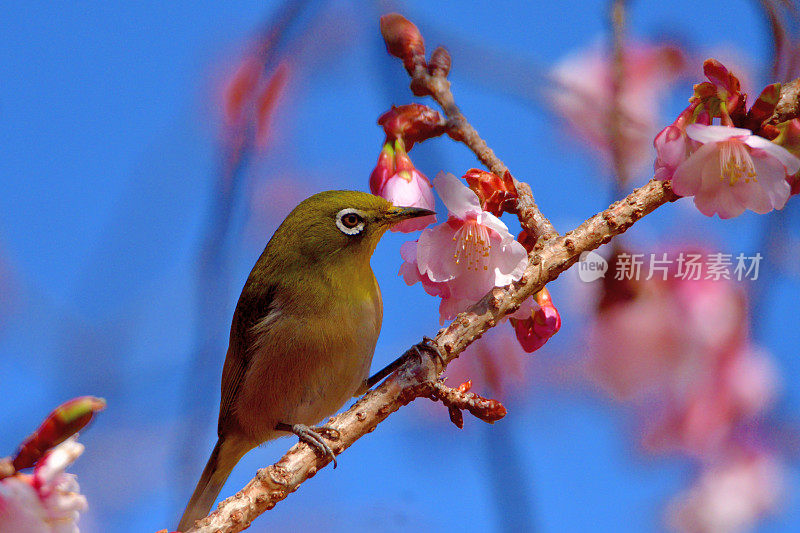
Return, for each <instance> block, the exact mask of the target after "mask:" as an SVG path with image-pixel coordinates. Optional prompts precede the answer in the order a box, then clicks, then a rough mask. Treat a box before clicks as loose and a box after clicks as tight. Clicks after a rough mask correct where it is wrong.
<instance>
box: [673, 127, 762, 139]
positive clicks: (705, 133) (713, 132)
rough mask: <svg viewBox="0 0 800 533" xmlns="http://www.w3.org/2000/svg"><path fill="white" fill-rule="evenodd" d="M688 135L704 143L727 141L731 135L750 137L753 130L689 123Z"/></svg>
mask: <svg viewBox="0 0 800 533" xmlns="http://www.w3.org/2000/svg"><path fill="white" fill-rule="evenodd" d="M686 135H688V136H689V137H690V138H692V139H694V140H695V141H698V142H701V143H703V144H707V143H714V142H719V141H726V140H728V139H730V138H731V137H745V138H747V137H750V136H752V135H753V132H752V131H750V130H746V129H744V128H729V127H728V126H706V125H705V124H689V125H688V126H686Z"/></svg>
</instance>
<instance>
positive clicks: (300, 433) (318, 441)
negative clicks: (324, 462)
mask: <svg viewBox="0 0 800 533" xmlns="http://www.w3.org/2000/svg"><path fill="white" fill-rule="evenodd" d="M292 433H294V434H295V435H297V437H298V438H299V439H300V442H304V443H306V444H308V445H309V446H311V448H313V449H314V451H315V452H317V453H318V454H320V455H322V456H323V457H325V456H329V457H330V458H331V462H332V463H333V468H336V466H337V464H336V454H335V453H333V450H332V449H331V447H330V446H328V443H327V442H325V440H323V437H322V435H321V434H320V433H325V434H327V435H328V436H329V438H330V437H332V438H333V439H338V438H339V437H340V436H341V434H340V433H339V430H338V429H336V428H333V427H330V426H318V427H314V428H310V427H308V426H306V425H305V424H294V425H293V426H292Z"/></svg>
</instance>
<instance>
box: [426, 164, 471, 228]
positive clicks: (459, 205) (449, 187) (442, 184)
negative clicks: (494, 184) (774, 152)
mask: <svg viewBox="0 0 800 533" xmlns="http://www.w3.org/2000/svg"><path fill="white" fill-rule="evenodd" d="M433 186H434V187H435V188H436V192H438V193H439V197H440V198H441V199H442V202H444V205H445V207H447V210H448V211H449V212H450V214H451V215H452V216H454V217H456V218H460V219H462V220H464V219H466V218H467V217H469V216H474V215H477V214H478V213H480V212H481V211H482V210H481V203H480V200H479V199H478V195H477V194H475V193H474V192H472V190H471V189H470V188H469V187H467V186H466V185H464V184H463V183H461V180H459V179H458V178H456V177H455V176H453V175H452V174H450V173H446V172H439V173H438V174H437V175H436V177H435V178H434V180H433Z"/></svg>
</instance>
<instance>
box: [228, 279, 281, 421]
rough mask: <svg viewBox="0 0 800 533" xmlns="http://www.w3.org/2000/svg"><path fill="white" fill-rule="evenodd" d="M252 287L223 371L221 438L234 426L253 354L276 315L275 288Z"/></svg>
mask: <svg viewBox="0 0 800 533" xmlns="http://www.w3.org/2000/svg"><path fill="white" fill-rule="evenodd" d="M249 285H250V284H249V280H248V284H246V285H245V288H244V289H243V290H242V295H241V296H240V297H239V303H237V304H236V311H234V313H233V320H232V323H231V337H230V341H229V344H228V353H227V355H226V356H225V365H224V366H223V368H222V396H221V401H220V405H219V422H218V425H217V433H218V434H219V435H222V433H223V429H224V428H225V427H226V426H229V425H231V423H232V422H233V413H232V410H233V406H234V404H235V403H236V398H237V397H238V396H239V389H240V388H241V386H242V383H243V382H244V378H245V375H246V374H247V369H248V368H249V366H250V361H251V359H252V356H253V353H254V351H256V349H257V348H259V347H260V346H258V344H259V340H261V339H263V334H264V333H265V332H266V330H267V327H268V325H269V323H270V322H271V318H273V317H274V316H275V315H276V313H275V310H274V309H273V308H274V304H275V302H274V297H273V296H274V294H275V290H274V288H272V287H271V288H268V289H267V290H263V289H262V290H261V291H256V290H252V287H251V286H249Z"/></svg>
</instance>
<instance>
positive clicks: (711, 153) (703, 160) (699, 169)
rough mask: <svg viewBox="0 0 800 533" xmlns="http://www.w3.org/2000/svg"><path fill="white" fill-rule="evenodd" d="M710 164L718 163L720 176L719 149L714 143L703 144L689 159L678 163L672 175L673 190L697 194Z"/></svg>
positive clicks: (679, 192)
mask: <svg viewBox="0 0 800 533" xmlns="http://www.w3.org/2000/svg"><path fill="white" fill-rule="evenodd" d="M709 165H716V168H717V176H719V149H718V148H717V146H716V145H715V144H714V143H712V144H705V145H703V146H701V147H700V148H698V150H697V151H696V152H695V153H693V154H692V155H691V156H690V157H689V159H687V160H686V161H684V162H683V163H681V164H680V165H678V168H677V169H675V174H674V175H673V176H672V190H673V191H675V194H678V195H680V196H692V195H694V194H696V193H697V192H698V191H699V190H700V188H701V187H702V185H703V172H704V171H705V169H706V168H707V167H709Z"/></svg>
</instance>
